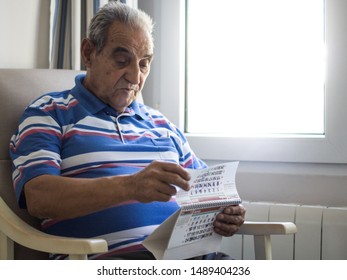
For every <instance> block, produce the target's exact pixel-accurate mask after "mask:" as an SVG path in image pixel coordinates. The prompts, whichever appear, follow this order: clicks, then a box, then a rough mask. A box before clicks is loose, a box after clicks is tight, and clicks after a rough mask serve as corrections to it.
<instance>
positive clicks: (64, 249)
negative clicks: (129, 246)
mask: <svg viewBox="0 0 347 280" xmlns="http://www.w3.org/2000/svg"><path fill="white" fill-rule="evenodd" d="M0 231H1V232H2V233H3V234H4V235H6V236H7V237H9V238H10V239H11V240H13V241H15V242H17V243H19V244H21V245H23V246H25V247H28V248H31V249H34V250H37V251H41V252H47V253H57V254H68V255H70V256H74V257H72V258H80V257H79V256H78V255H87V254H95V253H102V252H107V250H108V246H107V242H106V241H105V240H103V239H92V238H91V239H87V238H70V237H60V236H54V235H50V234H46V233H44V232H41V231H39V230H37V229H35V228H33V227H32V226H30V225H28V224H27V223H25V222H24V221H23V220H22V219H20V218H19V217H18V216H17V215H16V214H15V213H14V212H13V211H12V210H11V209H10V208H9V207H8V205H7V204H6V203H5V202H4V200H3V199H2V198H1V197H0ZM82 258H84V257H82Z"/></svg>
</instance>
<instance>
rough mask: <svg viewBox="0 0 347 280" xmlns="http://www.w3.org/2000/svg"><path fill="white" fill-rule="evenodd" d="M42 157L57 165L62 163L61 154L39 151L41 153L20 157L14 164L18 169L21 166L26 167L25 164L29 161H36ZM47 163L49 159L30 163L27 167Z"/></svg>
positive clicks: (36, 152)
mask: <svg viewBox="0 0 347 280" xmlns="http://www.w3.org/2000/svg"><path fill="white" fill-rule="evenodd" d="M42 157H45V158H47V157H48V158H49V159H48V160H51V161H54V162H56V163H57V164H58V163H59V162H60V155H59V154H57V153H54V152H51V151H47V150H39V151H35V152H32V153H30V154H28V155H26V156H20V157H18V158H16V159H15V160H13V164H14V165H15V166H17V167H18V166H20V165H25V162H27V161H28V160H35V159H39V158H42ZM45 161H47V159H43V160H38V161H34V162H30V163H29V164H27V165H26V166H31V165H33V164H37V163H40V162H45ZM58 165H59V164H58ZM21 168H22V167H21Z"/></svg>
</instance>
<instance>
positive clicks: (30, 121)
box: [19, 116, 60, 132]
mask: <svg viewBox="0 0 347 280" xmlns="http://www.w3.org/2000/svg"><path fill="white" fill-rule="evenodd" d="M38 124H47V125H50V126H52V128H51V129H55V130H57V131H59V132H60V126H59V125H58V123H57V122H56V121H55V120H54V119H53V118H52V117H49V116H46V117H42V116H34V117H28V118H26V119H25V120H24V121H23V122H22V123H21V124H20V125H19V131H20V132H21V131H22V130H25V128H26V127H27V126H29V125H34V128H35V129H37V128H38V127H40V126H38ZM44 129H47V127H46V126H44ZM29 130H30V129H29Z"/></svg>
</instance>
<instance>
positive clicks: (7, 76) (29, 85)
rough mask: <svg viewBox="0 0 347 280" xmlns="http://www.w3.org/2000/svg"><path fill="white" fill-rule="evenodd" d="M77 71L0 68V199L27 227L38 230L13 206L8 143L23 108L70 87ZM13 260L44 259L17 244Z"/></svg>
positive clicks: (13, 197) (35, 224)
mask: <svg viewBox="0 0 347 280" xmlns="http://www.w3.org/2000/svg"><path fill="white" fill-rule="evenodd" d="M79 73H82V72H81V71H74V70H48V69H0V104H1V110H0V130H1V132H0V196H1V197H2V198H3V199H4V200H5V202H6V203H7V204H8V205H9V207H10V208H11V209H12V210H13V211H14V212H15V213H16V214H17V215H18V216H20V217H21V218H22V219H23V220H25V221H26V222H28V223H29V224H31V225H33V226H35V227H39V221H38V220H37V219H34V218H33V217H31V216H30V215H29V214H28V213H27V212H26V211H25V210H21V209H19V207H18V206H17V203H16V200H15V195H14V191H13V187H12V170H11V168H12V167H11V160H10V157H9V143H10V138H11V136H12V134H13V133H14V132H15V130H16V128H17V126H18V120H19V118H20V116H21V115H22V113H23V111H24V109H25V107H26V106H27V105H28V104H29V103H31V102H32V101H34V100H35V99H36V98H37V97H39V96H41V95H42V94H44V93H47V92H52V91H60V90H65V89H69V88H72V87H73V85H74V78H75V76H76V75H77V74H79ZM15 258H16V259H27V258H29V259H30V258H35V259H38V258H45V256H44V255H41V254H39V253H38V252H32V251H31V250H30V251H29V250H28V249H26V248H22V247H20V246H18V245H16V247H15Z"/></svg>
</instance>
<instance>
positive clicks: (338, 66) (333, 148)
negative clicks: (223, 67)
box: [144, 0, 347, 163]
mask: <svg viewBox="0 0 347 280" xmlns="http://www.w3.org/2000/svg"><path fill="white" fill-rule="evenodd" d="M189 1H192V0H189ZM316 1H317V2H320V3H324V1H323V0H322V1H320V0H316ZM152 2H153V3H158V6H156V9H154V10H155V11H154V20H155V22H156V30H155V44H156V53H155V56H156V58H155V60H154V62H153V67H152V74H151V79H152V80H150V83H147V84H146V86H147V88H145V90H146V91H147V92H144V97H145V99H146V96H151V101H150V102H149V105H152V106H155V107H157V108H158V109H160V110H161V111H162V112H163V113H164V114H165V115H166V116H167V117H168V118H169V119H170V120H171V121H172V122H173V123H175V124H176V125H178V126H179V127H180V128H181V129H182V130H184V129H185V122H186V119H185V101H186V100H185V75H186V72H185V58H186V56H185V55H186V53H185V36H186V33H185V13H186V9H185V8H186V1H185V0H178V1H159V0H153V1H152ZM197 2H200V1H197ZM216 2H217V1H210V2H209V5H214V3H216ZM258 2H263V1H261V0H258ZM275 2H282V0H276V1H274V2H273V3H275ZM290 2H292V1H290ZM295 2H296V1H295ZM302 2H305V1H304V0H301V1H300V3H299V4H298V5H299V6H301V3H302ZM323 7H324V6H323ZM324 15H325V18H324V20H325V47H326V51H325V73H324V74H325V99H324V123H323V125H322V124H321V120H322V118H321V117H320V118H315V120H316V119H319V125H317V126H316V128H314V130H313V131H314V133H310V134H307V133H298V132H297V130H292V131H291V132H295V133H297V134H294V133H291V134H280V133H277V134H272V135H268V134H264V133H263V134H258V135H247V134H246V133H245V134H242V133H239V135H234V136H230V135H225V134H224V135H223V134H220V133H218V134H217V133H212V134H207V133H206V132H205V133H204V132H198V131H199V130H197V131H196V132H194V133H193V132H189V131H188V132H187V131H186V137H187V138H188V140H189V142H190V145H191V146H192V148H193V149H194V151H195V152H196V153H197V154H198V155H199V156H200V157H201V158H202V159H204V160H242V161H274V162H278V161H282V162H313V163H347V126H346V123H347V110H346V104H347V94H346V91H347V77H346V75H347V74H346V73H347V52H346V49H347V32H346V26H347V1H345V0H326V1H325V7H324ZM307 19H308V21H310V20H311V18H310V17H309V16H307ZM206 20H208V19H206ZM317 38H318V37H317ZM202 62H203V61H202ZM202 62H200V67H203V66H204V65H203V64H202ZM188 71H189V70H188ZM317 73H318V72H317ZM318 76H319V74H317V77H318ZM148 86H149V88H148ZM188 87H189V86H188ZM317 88H318V89H317V92H320V93H319V94H321V93H322V91H321V87H319V86H317ZM319 94H318V95H319ZM320 100H321V99H320ZM199 101H200V100H199ZM146 102H147V100H146ZM188 102H189V100H188ZM196 102H198V101H196ZM318 107H320V106H317V108H318ZM320 108H321V107H320ZM295 113H296V112H295ZM319 115H320V113H319ZM188 117H189V116H188ZM210 117H211V118H213V119H215V120H216V121H218V115H217V114H212V113H210ZM310 123H311V122H310ZM188 129H189V127H188ZM263 131H264V130H263ZM301 131H305V130H301ZM280 132H281V131H280ZM311 132H312V131H311Z"/></svg>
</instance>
